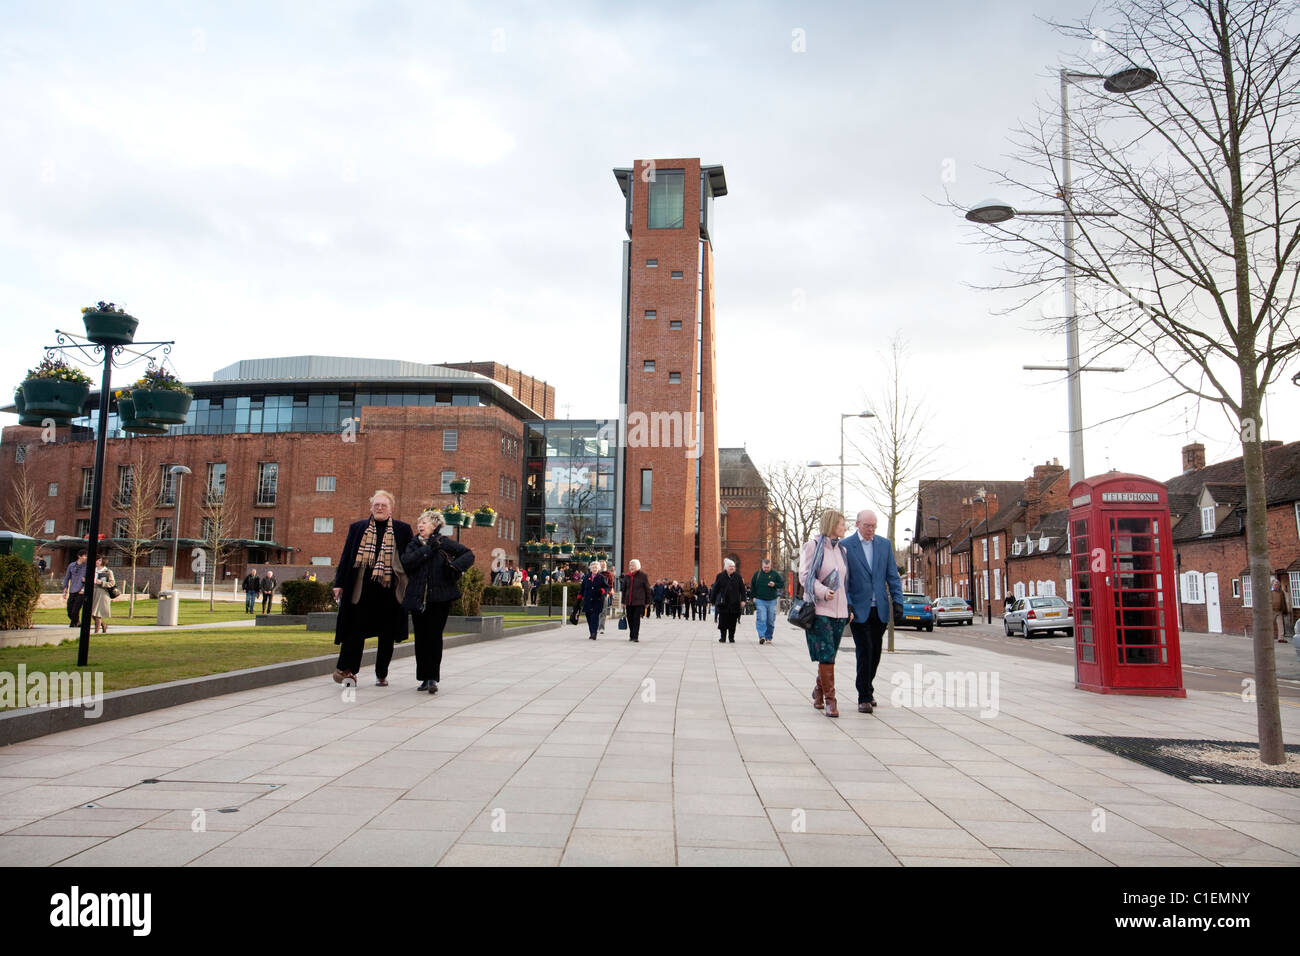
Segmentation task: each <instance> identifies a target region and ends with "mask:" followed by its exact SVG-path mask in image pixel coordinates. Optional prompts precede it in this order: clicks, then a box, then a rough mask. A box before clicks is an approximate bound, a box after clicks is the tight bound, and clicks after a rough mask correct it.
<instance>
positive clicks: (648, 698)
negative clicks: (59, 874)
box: [0, 618, 1300, 867]
mask: <svg viewBox="0 0 1300 956" xmlns="http://www.w3.org/2000/svg"><path fill="white" fill-rule="evenodd" d="M752 621H753V619H752V618H743V619H742V622H741V628H740V633H739V634H738V638H737V643H736V644H734V645H720V644H719V643H718V642H717V640H716V637H717V632H716V631H715V630H713V628H712V626H711V625H710V624H706V623H702V622H690V623H684V622H681V621H672V620H667V619H664V620H653V619H652V620H650V621H648V622H647V623H646V624H645V626H644V627H643V629H642V632H641V635H642V639H641V643H640V644H630V643H628V641H627V640H626V639H625V638H624V636H623V635H622V634H621V633H620V632H619V631H617V630H615V629H614V628H613V626H612V625H611V626H610V628H609V631H608V632H607V633H606V634H605V635H604V636H603V637H602V638H601V639H600V640H598V641H595V642H593V641H589V640H587V639H586V636H585V629H582V628H576V627H567V626H566V627H564V628H562V629H560V630H555V631H549V632H545V633H541V634H532V635H526V636H520V637H513V638H506V639H503V640H496V641H488V642H484V643H479V644H474V645H470V646H466V647H460V648H455V649H451V650H449V651H448V652H447V654H446V658H445V660H444V665H443V676H444V683H443V685H442V686H443V689H442V691H441V692H440V693H438V694H437V695H435V696H429V695H427V694H419V693H417V692H416V691H415V685H416V680H415V677H414V673H415V662H414V660H413V659H412V658H404V659H400V660H398V661H395V662H394V666H393V670H392V673H391V674H390V682H391V686H389V687H385V688H379V687H374V686H372V684H373V673H372V672H371V671H370V670H369V669H367V670H366V671H364V672H363V674H362V680H361V685H360V687H358V688H356V689H355V691H354V695H355V699H350V697H351V696H352V695H350V694H349V693H348V691H347V690H346V689H343V688H340V687H339V686H338V685H336V684H334V683H333V682H332V681H331V680H330V679H329V678H315V679H311V680H304V681H297V682H294V683H287V684H280V685H276V686H273V687H265V688H260V689H257V690H252V691H246V692H241V693H236V694H230V695H226V696H223V697H216V698H210V699H206V700H202V701H198V702H195V703H191V704H186V705H182V706H178V707H172V708H169V709H166V710H159V711H154V712H151V713H147V714H143V715H140V716H136V717H130V718H125V719H122V720H116V721H110V722H104V723H98V724H96V723H94V722H90V723H89V724H88V725H87V726H86V727H85V728H84V729H78V730H72V731H67V732H64V733H59V734H54V735H50V736H47V737H42V738H39V739H36V740H32V741H28V742H24V743H19V744H14V745H12V746H9V747H6V748H3V749H0V864H3V865H6V866H15V865H29V866H47V865H62V866H74V867H76V866H87V867H89V866H103V865H127V866H131V865H139V866H180V865H192V866H208V865H216V866H222V865H241V866H245V865H246V866H270V865H296V866H297V865H301V866H306V865H344V866H346V865H356V864H379V865H433V864H438V865H536V866H554V865H593V864H594V865H665V866H670V865H715V864H716V865H766V866H782V865H786V864H792V865H797V866H806V865H814V864H828V863H829V864H844V865H858V866H898V865H903V866H933V865H954V864H955V865H989V866H1005V865H1010V866H1022V865H1063V866H1110V865H1117V866H1145V865H1159V866H1184V865H1185V866H1213V865H1227V866H1239V865H1249V866H1255V865H1283V866H1294V865H1296V864H1297V863H1300V791H1298V790H1293V789H1285V788H1272V787H1254V786H1223V785H1211V784H1197V783H1188V782H1184V781H1181V780H1178V779H1176V778H1174V777H1172V776H1169V775H1166V774H1163V773H1160V772H1158V771H1155V770H1151V769H1148V768H1146V767H1143V766H1141V765H1139V764H1136V763H1134V762H1132V761H1129V760H1126V759H1124V758H1121V757H1117V756H1112V755H1111V754H1108V753H1105V752H1103V751H1101V750H1099V749H1097V748H1095V747H1092V746H1090V745H1087V744H1084V743H1080V742H1077V741H1074V740H1071V739H1070V738H1069V737H1068V736H1066V735H1067V734H1098V735H1117V736H1135V737H1180V738H1206V737H1210V738H1215V739H1220V740H1253V739H1254V736H1255V708H1254V704H1253V703H1248V702H1245V701H1243V700H1242V698H1241V695H1240V694H1231V693H1226V692H1225V693H1215V692H1198V691H1189V692H1188V697H1187V699H1186V700H1171V699H1156V698H1142V697H1108V696H1101V695H1095V694H1089V693H1084V692H1081V691H1076V690H1075V689H1074V688H1073V671H1072V669H1071V667H1070V665H1069V658H1068V656H1067V655H1064V654H1063V655H1062V658H1063V660H1062V661H1060V662H1059V663H1058V662H1055V661H1050V660H1049V661H1038V660H1029V659H1023V658H1018V657H1012V656H1009V655H1007V654H1003V653H997V652H995V651H992V650H985V649H982V648H976V647H969V646H962V645H959V644H957V643H953V642H948V641H945V640H944V636H943V632H942V631H940V632H936V633H934V634H924V635H923V634H916V633H913V632H900V633H899V635H898V639H897V647H898V651H897V652H896V653H895V654H892V655H890V654H886V655H885V658H884V660H883V661H882V662H881V666H880V676H879V678H878V680H877V684H876V688H877V698H878V700H879V701H880V703H881V705H882V706H881V708H880V709H878V710H877V711H876V713H875V714H872V715H863V714H859V713H857V712H856V708H855V706H854V703H855V696H854V692H853V680H852V675H853V661H854V656H853V649H852V642H851V640H850V639H849V638H848V636H847V633H846V637H845V643H844V649H843V651H842V652H841V656H840V663H839V666H838V667H837V669H836V676H837V685H838V688H839V699H840V707H841V713H842V716H841V717H840V719H838V720H830V719H828V718H826V717H824V716H823V715H822V714H821V713H820V712H819V711H816V710H814V709H813V708H812V706H811V705H810V704H809V702H808V696H807V695H808V692H809V691H810V689H811V685H812V681H813V675H814V665H812V664H811V663H810V662H809V660H808V655H807V652H806V650H805V649H804V642H803V639H802V634H801V633H800V632H797V631H795V630H793V629H791V628H789V627H788V626H787V625H785V624H784V623H781V624H779V625H778V631H777V642H776V643H775V644H773V645H770V646H763V647H760V646H759V645H758V643H757V640H756V639H755V637H754V634H753V627H752ZM918 667H919V668H921V669H922V671H923V673H931V672H936V671H937V672H940V673H944V672H961V673H966V672H974V673H975V674H976V675H982V676H983V678H984V679H985V681H986V683H985V685H984V686H985V687H986V688H987V689H988V690H990V691H991V690H992V689H993V687H994V685H993V684H992V683H991V681H992V678H994V677H996V680H997V683H996V691H997V693H996V697H995V698H993V699H992V703H993V704H994V706H992V707H990V706H986V707H984V708H983V709H981V707H980V706H979V705H975V706H957V703H958V702H956V701H951V700H949V701H936V700H932V699H928V698H925V697H923V696H922V694H921V691H920V689H919V688H918V689H917V691H916V694H915V696H914V695H913V694H912V692H911V691H910V690H909V691H908V693H907V695H906V698H907V699H906V701H898V702H897V703H891V702H890V694H891V692H893V691H894V689H895V688H894V687H893V686H892V685H891V684H890V677H891V676H892V675H894V674H895V673H896V672H897V673H902V674H906V675H907V676H908V678H909V680H910V679H912V678H914V677H915V675H916V673H917V671H916V669H917V668H918ZM966 703H967V704H968V705H969V704H970V703H971V702H970V701H966ZM985 703H986V704H988V703H989V701H985ZM900 704H902V705H904V706H899V705H900ZM994 710H995V711H996V713H993V711H994ZM1282 710H1283V725H1284V728H1285V730H1286V733H1287V736H1288V739H1294V738H1295V736H1296V733H1297V731H1298V730H1300V709H1298V708H1297V707H1296V706H1295V704H1294V702H1291V701H1284V702H1283V708H1282ZM142 781H156V782H147V783H146V782H142Z"/></svg>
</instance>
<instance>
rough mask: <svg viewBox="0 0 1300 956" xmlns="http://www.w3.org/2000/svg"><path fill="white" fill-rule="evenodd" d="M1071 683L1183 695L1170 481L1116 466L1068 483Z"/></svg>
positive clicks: (1115, 690) (1108, 689)
mask: <svg viewBox="0 0 1300 956" xmlns="http://www.w3.org/2000/svg"><path fill="white" fill-rule="evenodd" d="M1070 577H1071V580H1072V582H1073V596H1074V677H1075V679H1074V686H1075V687H1077V688H1079V689H1080V690H1090V691H1093V692H1095V693H1098V694H1144V695H1148V696H1153V697H1186V696H1187V691H1185V690H1184V689H1183V668H1182V659H1181V656H1180V654H1179V651H1178V612H1177V605H1176V604H1175V592H1174V587H1175V583H1176V572H1175V568H1174V549H1173V537H1172V529H1171V528H1170V521H1169V498H1168V496H1167V493H1166V490H1165V486H1164V485H1162V484H1161V483H1160V482H1158V481H1152V480H1151V479H1150V478H1143V477H1142V476H1140V475H1129V474H1122V473H1119V472H1111V473H1109V474H1106V475H1099V476H1097V477H1095V478H1085V479H1084V480H1083V481H1079V482H1076V483H1075V484H1074V486H1073V487H1072V488H1070Z"/></svg>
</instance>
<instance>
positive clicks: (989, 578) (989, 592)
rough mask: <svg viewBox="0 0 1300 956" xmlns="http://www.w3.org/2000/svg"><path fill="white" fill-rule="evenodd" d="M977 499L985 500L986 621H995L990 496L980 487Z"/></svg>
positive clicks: (972, 548) (972, 543) (972, 546)
mask: <svg viewBox="0 0 1300 956" xmlns="http://www.w3.org/2000/svg"><path fill="white" fill-rule="evenodd" d="M975 500H976V501H983V502H984V623H985V624H992V623H993V538H992V536H991V535H990V533H989V496H988V495H987V494H985V493H984V489H983V488H980V489H978V490H976V492H975ZM970 555H971V564H972V565H974V563H975V561H974V558H975V542H974V541H971V548H970Z"/></svg>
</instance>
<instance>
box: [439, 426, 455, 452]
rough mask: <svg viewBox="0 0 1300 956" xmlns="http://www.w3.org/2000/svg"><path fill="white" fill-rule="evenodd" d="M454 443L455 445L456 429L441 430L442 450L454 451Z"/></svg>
mask: <svg viewBox="0 0 1300 956" xmlns="http://www.w3.org/2000/svg"><path fill="white" fill-rule="evenodd" d="M456 443H457V437H456V429H454V428H444V429H443V430H442V450H443V451H455V450H456Z"/></svg>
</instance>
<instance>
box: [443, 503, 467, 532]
mask: <svg viewBox="0 0 1300 956" xmlns="http://www.w3.org/2000/svg"><path fill="white" fill-rule="evenodd" d="M464 513H465V512H463V511H461V510H460V509H459V508H456V507H454V506H453V507H451V508H443V509H442V517H443V520H444V521H446V522H447V524H448V525H450V526H451V527H453V528H459V527H460V516H461V515H463V514H464Z"/></svg>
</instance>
